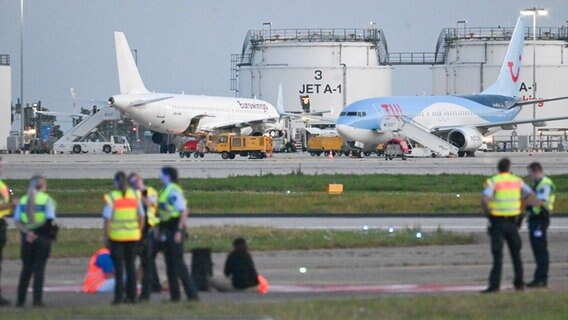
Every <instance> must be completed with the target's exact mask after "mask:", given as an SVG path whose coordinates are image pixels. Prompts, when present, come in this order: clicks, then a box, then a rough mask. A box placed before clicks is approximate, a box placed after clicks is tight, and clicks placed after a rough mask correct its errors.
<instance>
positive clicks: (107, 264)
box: [83, 248, 115, 293]
mask: <svg viewBox="0 0 568 320" xmlns="http://www.w3.org/2000/svg"><path fill="white" fill-rule="evenodd" d="M114 286H115V278H114V264H113V263H112V258H111V256H110V251H109V250H108V249H107V248H101V249H99V250H97V252H95V253H94V254H93V256H92V257H91V261H89V269H87V275H86V276H85V283H84V284H83V292H85V293H106V292H112V291H114Z"/></svg>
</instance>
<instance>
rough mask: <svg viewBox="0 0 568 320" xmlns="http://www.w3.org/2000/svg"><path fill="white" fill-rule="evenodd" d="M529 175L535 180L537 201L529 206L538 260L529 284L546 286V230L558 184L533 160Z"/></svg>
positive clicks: (530, 233) (530, 229) (532, 243)
mask: <svg viewBox="0 0 568 320" xmlns="http://www.w3.org/2000/svg"><path fill="white" fill-rule="evenodd" d="M527 171H528V175H529V177H530V178H531V179H532V181H533V183H534V184H533V190H534V192H535V197H536V199H535V203H534V205H532V206H528V207H527V216H528V226H529V239H530V241H531V247H532V250H533V254H534V259H535V262H536V270H535V272H534V277H533V280H532V281H531V282H530V283H528V284H527V287H529V288H544V287H546V286H547V285H548V263H549V257H548V245H547V237H546V231H547V229H548V226H549V225H550V214H551V213H552V210H553V209H554V201H555V200H556V186H555V185H554V182H552V180H551V179H550V178H549V177H547V176H545V175H544V171H543V170H542V165H541V164H540V163H538V162H533V163H531V164H529V166H528V167H527Z"/></svg>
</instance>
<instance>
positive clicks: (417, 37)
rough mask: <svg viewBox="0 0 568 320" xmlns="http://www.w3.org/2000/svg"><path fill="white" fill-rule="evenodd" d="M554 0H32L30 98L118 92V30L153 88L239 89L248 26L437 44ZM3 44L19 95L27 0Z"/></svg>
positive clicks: (59, 107)
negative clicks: (451, 31) (457, 30)
mask: <svg viewBox="0 0 568 320" xmlns="http://www.w3.org/2000/svg"><path fill="white" fill-rule="evenodd" d="M533 6H537V7H544V8H547V9H548V10H549V12H550V14H549V16H547V17H539V18H538V19H537V25H538V26H547V27H548V26H551V27H560V26H562V25H566V20H568V1H567V0H548V1H544V0H543V1H524V0H497V1H496V0H478V1H471V0H469V1H466V0H429V1H426V0H414V1H410V0H398V1H393V0H372V1H367V0H365V1H362V0H359V1H337V0H318V1H312V0H234V1H229V0H199V1H194V0H192V1H189V0H185V1H184V0H160V1H159V0H153V1H152V0H120V1H119V0H96V1H93V0H92V1H80V0H49V1H47V0H25V3H24V98H25V101H26V102H28V103H31V102H33V101H37V100H42V104H43V105H44V106H47V107H48V108H50V109H51V110H53V111H71V109H72V99H71V95H70V91H69V90H70V88H71V87H73V88H75V90H76V94H77V98H78V103H79V105H85V106H87V105H89V100H90V99H95V100H99V101H101V100H106V99H107V98H108V97H109V96H111V95H113V94H116V93H118V92H119V89H118V79H117V71H116V60H115V52H114V38H113V31H123V32H125V34H126V37H127V39H128V41H129V43H130V46H131V48H132V49H137V52H138V64H139V69H140V72H141V75H142V79H143V80H144V82H145V84H146V87H147V88H149V89H150V90H153V91H156V92H181V91H182V90H183V91H184V92H185V93H187V94H207V95H224V96H232V95H234V93H233V92H232V91H230V81H229V78H230V55H231V54H232V53H239V52H240V50H241V47H242V44H243V40H244V37H245V35H246V32H247V31H248V30H250V29H262V23H263V22H268V21H270V22H272V28H274V29H281V28H312V27H313V28H316V27H317V28H367V27H368V26H369V22H370V21H374V22H376V23H377V27H378V28H380V29H383V30H384V32H385V35H386V37H387V42H388V46H389V50H390V51H391V52H397V51H434V48H435V45H436V40H437V38H438V35H439V33H440V31H441V29H442V28H444V27H455V26H456V22H457V21H458V20H467V21H468V27H470V26H471V27H484V26H485V27H490V26H498V25H500V26H503V27H513V26H514V24H515V22H516V18H517V16H518V14H519V10H521V9H523V8H530V7H533ZM0 30H1V36H0V53H2V54H9V55H10V57H11V64H12V100H13V101H14V102H15V101H16V99H17V98H18V97H19V96H20V0H0ZM430 92H431V74H430V72H429V71H428V68H425V67H421V68H417V67H404V68H395V69H394V71H393V94H394V95H421V94H429V93H430Z"/></svg>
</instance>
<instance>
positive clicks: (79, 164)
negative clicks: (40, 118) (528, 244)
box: [2, 152, 568, 179]
mask: <svg viewBox="0 0 568 320" xmlns="http://www.w3.org/2000/svg"><path fill="white" fill-rule="evenodd" d="M502 157H509V158H510V159H511V161H512V163H513V166H512V168H513V172H515V173H517V174H520V175H524V174H525V171H526V170H525V167H526V166H527V165H528V164H529V163H530V162H532V161H540V162H541V163H542V164H543V166H544V168H545V170H546V172H547V174H565V173H568V166H567V165H566V164H567V163H568V153H566V152H554V153H533V154H532V155H529V153H526V152H511V153H500V152H499V153H495V152H485V153H484V152H477V153H476V157H472V158H409V159H408V160H405V161H403V160H401V159H395V160H391V161H386V160H385V159H384V158H379V157H376V156H370V157H364V158H361V159H356V158H349V157H345V156H341V157H335V158H331V159H330V158H326V157H323V156H322V157H312V156H310V155H309V154H307V153H293V154H292V153H279V154H274V155H273V157H272V158H268V159H263V160H256V159H248V158H246V157H237V158H236V159H234V160H222V159H221V158H220V156H219V155H218V154H207V155H205V158H203V159H201V158H199V159H195V158H190V159H188V158H183V159H182V158H180V157H179V156H178V155H177V154H124V155H117V154H114V155H113V154H66V155H61V154H53V155H20V154H7V155H2V159H3V162H4V175H3V178H4V179H27V178H30V177H31V176H32V175H34V174H42V175H45V176H46V177H47V178H48V179H49V178H68V179H85V178H110V177H112V176H113V175H114V173H116V171H118V170H123V171H127V172H129V171H135V172H139V173H140V174H142V175H143V176H144V177H157V175H158V171H159V169H160V168H161V167H163V166H174V167H176V168H177V169H178V170H179V172H180V176H181V177H184V178H208V177H212V178H220V177H229V176H236V175H246V176H255V175H265V174H290V173H298V172H302V173H304V174H442V173H451V174H482V175H491V174H493V173H495V171H496V169H495V167H496V164H497V161H498V160H499V159H500V158H502Z"/></svg>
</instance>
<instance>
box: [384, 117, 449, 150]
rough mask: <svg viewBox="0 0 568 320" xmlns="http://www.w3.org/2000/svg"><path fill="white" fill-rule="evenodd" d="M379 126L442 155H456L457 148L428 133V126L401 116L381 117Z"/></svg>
mask: <svg viewBox="0 0 568 320" xmlns="http://www.w3.org/2000/svg"><path fill="white" fill-rule="evenodd" d="M381 128H383V129H387V130H392V131H393V132H396V133H397V134H398V135H400V136H402V137H405V138H408V139H410V140H413V141H415V142H416V143H419V144H421V145H423V146H424V147H427V148H429V149H430V150H432V152H435V153H437V155H439V156H442V157H447V156H450V155H452V154H453V155H457V154H458V151H459V148H457V147H456V146H454V145H452V144H450V143H449V142H447V141H446V140H444V139H441V138H440V137H438V136H435V135H433V134H432V133H430V130H428V128H425V127H424V126H422V125H420V124H419V123H418V122H416V121H414V120H412V119H410V118H408V117H403V116H384V117H383V118H382V119H381Z"/></svg>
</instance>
